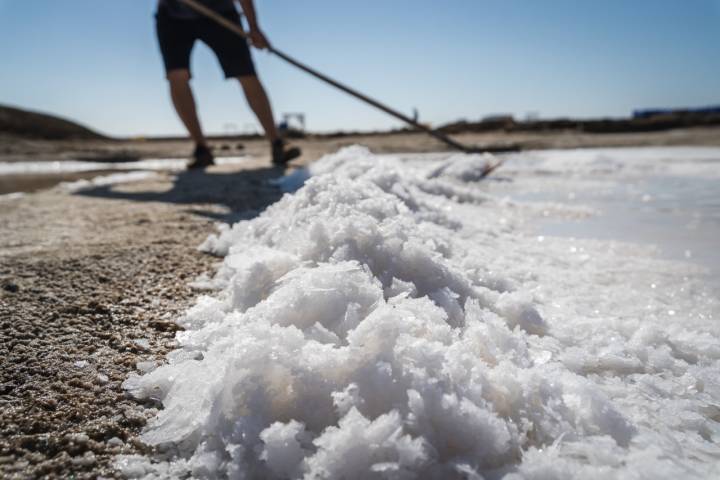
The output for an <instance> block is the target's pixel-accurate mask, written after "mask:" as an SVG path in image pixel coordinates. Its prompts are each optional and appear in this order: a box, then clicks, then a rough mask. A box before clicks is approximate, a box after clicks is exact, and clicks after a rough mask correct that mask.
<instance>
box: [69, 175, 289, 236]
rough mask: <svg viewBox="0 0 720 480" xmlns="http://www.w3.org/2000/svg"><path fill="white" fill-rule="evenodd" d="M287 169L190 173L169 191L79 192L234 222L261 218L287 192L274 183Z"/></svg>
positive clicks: (177, 179) (103, 189)
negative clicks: (178, 207)
mask: <svg viewBox="0 0 720 480" xmlns="http://www.w3.org/2000/svg"><path fill="white" fill-rule="evenodd" d="M284 172H285V169H284V168H283V167H261V168H257V169H249V170H241V171H236V172H212V171H203V170H189V171H183V172H180V173H178V174H177V175H176V176H175V179H174V181H173V184H172V188H170V189H169V190H161V189H155V190H149V191H134V190H133V189H132V188H130V189H128V188H122V189H117V188H113V187H117V185H102V186H95V187H91V188H87V189H83V190H81V191H78V192H75V194H76V195H82V196H87V197H96V198H105V199H117V200H129V201H136V202H167V203H175V204H184V205H188V206H189V207H191V208H188V209H187V210H186V211H187V212H188V213H193V214H196V215H202V216H205V217H210V218H213V219H217V220H222V221H224V222H229V223H232V222H233V221H237V220H239V219H248V218H252V217H254V216H256V215H258V214H259V213H260V212H262V211H263V210H265V209H266V208H267V207H268V206H270V205H272V204H273V203H275V202H276V201H278V200H279V199H280V198H281V197H282V195H283V192H282V190H281V189H280V187H279V186H277V185H275V184H273V183H272V180H275V179H278V178H280V177H282V176H283V174H284ZM207 205H221V206H225V207H227V209H229V210H230V213H227V212H226V213H218V212H217V209H215V210H211V209H204V208H203V206H207Z"/></svg>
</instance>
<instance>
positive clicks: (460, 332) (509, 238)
mask: <svg viewBox="0 0 720 480" xmlns="http://www.w3.org/2000/svg"><path fill="white" fill-rule="evenodd" d="M486 160H487V158H483V157H477V156H455V157H452V158H451V159H450V160H448V161H446V163H445V164H438V163H437V162H436V163H434V164H432V165H430V166H428V168H412V169H411V168H409V167H408V165H406V164H404V163H402V162H401V161H399V160H396V159H393V158H388V157H383V158H379V157H375V156H373V155H372V154H370V153H369V152H368V151H367V150H365V149H363V148H361V147H351V148H347V149H344V150H341V151H340V152H338V153H336V154H334V155H330V156H327V157H325V158H323V159H322V160H320V161H319V162H317V163H316V164H314V165H313V167H312V171H311V172H310V174H311V176H310V178H309V179H308V180H307V182H306V183H305V185H304V186H303V187H302V188H300V189H299V190H298V191H296V192H295V193H292V194H287V195H286V196H285V197H283V199H282V200H281V201H280V202H278V203H277V204H275V205H273V206H272V207H270V208H269V209H268V210H267V211H266V212H264V213H263V214H262V215H261V216H259V217H258V218H255V219H253V220H249V221H242V222H239V223H237V224H235V225H234V226H233V227H232V228H224V229H223V230H222V231H221V232H220V233H219V234H218V235H212V236H210V237H209V238H208V240H207V241H206V242H205V243H204V244H203V245H202V247H201V248H202V249H203V250H204V251H206V252H210V253H213V254H216V255H221V256H224V262H223V264H222V266H221V267H220V270H219V272H218V273H217V275H216V276H215V277H214V278H213V279H212V280H208V281H207V282H206V283H207V285H205V287H206V288H212V289H214V292H213V293H212V294H211V295H203V296H201V297H200V298H199V299H198V301H197V304H196V305H195V306H194V307H192V308H191V309H190V310H189V311H188V312H187V313H186V314H185V315H184V316H183V317H182V318H180V319H179V320H178V321H179V323H180V324H181V325H182V326H184V327H185V328H186V330H185V331H184V332H181V333H179V334H178V341H179V343H180V345H181V348H180V349H178V350H177V351H175V352H173V353H172V354H170V355H169V357H168V359H167V364H166V365H163V366H160V367H158V368H155V369H146V371H148V372H149V373H146V374H145V375H142V376H133V377H131V378H130V379H128V380H127V381H126V382H125V387H126V388H127V389H128V390H129V391H130V392H131V393H132V394H133V395H135V396H136V397H138V398H145V399H155V400H158V401H160V402H162V404H163V406H164V409H163V410H161V411H160V413H159V414H158V416H157V418H155V419H154V420H153V421H151V422H150V424H149V426H148V428H147V429H146V430H145V432H144V433H143V436H142V439H143V441H145V442H147V443H149V444H151V445H157V446H159V449H160V450H161V451H162V452H164V454H163V455H161V456H159V457H156V458H148V457H141V456H124V457H119V458H118V460H117V466H118V468H119V469H120V471H121V472H122V473H123V474H125V475H126V476H128V477H131V478H140V477H144V478H175V477H183V476H184V477H187V476H192V477H194V478H232V479H243V478H327V479H335V478H343V479H352V478H390V479H405V478H438V479H440V478H443V479H446V478H488V479H490V478H507V479H513V480H514V479H520V478H528V479H529V478H533V479H545V478H547V479H550V478H552V479H554V478H661V477H662V478H677V477H680V476H682V477H683V478H711V477H715V478H718V475H720V469H719V468H718V465H720V461H719V460H720V448H718V445H717V442H718V441H719V440H720V437H719V435H718V434H719V433H720V429H719V428H718V420H720V401H719V399H720V387H719V385H718V379H719V375H718V372H719V370H718V360H719V359H720V345H719V344H718V341H717V338H718V334H719V333H720V332H718V326H717V325H716V324H717V320H716V319H717V316H716V315H717V311H718V309H717V299H715V298H712V297H711V296H708V295H706V294H704V293H703V291H702V288H701V287H702V286H701V285H700V286H699V285H695V284H693V283H692V282H691V281H690V280H688V279H687V278H685V276H686V275H687V273H688V272H687V270H686V267H685V266H683V265H680V264H675V263H671V262H665V261H660V260H657V259H653V258H652V257H650V256H649V254H648V253H647V252H646V251H645V250H643V249H641V248H639V247H634V246H631V245H623V244H618V243H611V242H600V241H592V240H585V241H579V240H571V239H562V238H544V239H541V240H542V241H538V239H536V238H535V237H532V236H530V235H528V234H527V233H526V232H524V231H523V228H522V223H523V218H524V216H532V215H537V210H534V209H532V208H529V207H523V206H522V205H516V204H512V203H511V202H507V201H500V200H497V199H494V198H492V197H489V196H487V195H485V194H483V193H481V191H480V190H479V188H477V187H476V186H475V185H474V184H473V183H472V182H473V181H474V180H476V178H474V177H473V172H476V171H477V168H478V166H479V165H480V164H481V163H482V162H484V161H486ZM448 162H449V163H448ZM289 181H290V182H292V181H293V179H292V178H291V179H289ZM651 283H652V288H650V284H651ZM670 308H672V310H670ZM671 312H672V313H671ZM714 319H715V320H714Z"/></svg>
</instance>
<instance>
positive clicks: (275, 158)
mask: <svg viewBox="0 0 720 480" xmlns="http://www.w3.org/2000/svg"><path fill="white" fill-rule="evenodd" d="M301 154H302V151H301V150H300V149H299V148H297V147H287V146H286V145H285V142H283V141H282V140H275V141H274V142H273V144H272V163H273V165H287V163H288V162H289V161H290V160H293V159H296V158H297V157H299V156H300V155H301Z"/></svg>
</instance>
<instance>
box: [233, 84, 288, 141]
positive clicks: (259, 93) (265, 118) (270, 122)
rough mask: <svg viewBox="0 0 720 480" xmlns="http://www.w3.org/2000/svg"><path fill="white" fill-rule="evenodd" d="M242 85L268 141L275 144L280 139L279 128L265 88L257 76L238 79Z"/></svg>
mask: <svg viewBox="0 0 720 480" xmlns="http://www.w3.org/2000/svg"><path fill="white" fill-rule="evenodd" d="M238 80H239V81H240V85H242V88H243V91H244V92H245V98H247V102H248V104H249V105H250V108H251V109H252V111H253V112H255V116H256V117H257V119H258V121H259V122H260V125H262V127H263V130H265V136H267V138H268V140H270V141H271V142H274V141H275V140H278V139H279V138H280V135H279V134H278V131H277V127H276V126H275V118H274V117H273V111H272V107H271V106H270V100H269V99H268V96H267V93H265V88H264V87H263V85H262V83H260V79H259V78H258V77H257V76H255V75H247V76H244V77H238Z"/></svg>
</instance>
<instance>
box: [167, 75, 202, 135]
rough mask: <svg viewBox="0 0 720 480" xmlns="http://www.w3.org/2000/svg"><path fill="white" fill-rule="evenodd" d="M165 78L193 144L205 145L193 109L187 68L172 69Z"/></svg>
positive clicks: (193, 101) (193, 102)
mask: <svg viewBox="0 0 720 480" xmlns="http://www.w3.org/2000/svg"><path fill="white" fill-rule="evenodd" d="M167 78H168V81H169V82H170V95H171V96H172V101H173V105H174V106H175V111H176V112H177V114H178V116H179V117H180V120H182V122H183V124H184V125H185V128H186V129H187V131H188V133H189V134H190V137H191V138H192V139H193V140H194V141H195V144H196V145H205V144H206V140H205V135H204V134H203V131H202V127H201V126H200V120H199V119H198V115H197V110H196V109H195V98H194V97H193V92H192V89H191V88H190V72H189V71H187V70H172V71H170V72H168V75H167Z"/></svg>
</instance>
